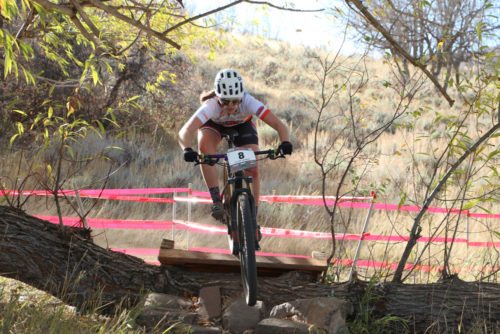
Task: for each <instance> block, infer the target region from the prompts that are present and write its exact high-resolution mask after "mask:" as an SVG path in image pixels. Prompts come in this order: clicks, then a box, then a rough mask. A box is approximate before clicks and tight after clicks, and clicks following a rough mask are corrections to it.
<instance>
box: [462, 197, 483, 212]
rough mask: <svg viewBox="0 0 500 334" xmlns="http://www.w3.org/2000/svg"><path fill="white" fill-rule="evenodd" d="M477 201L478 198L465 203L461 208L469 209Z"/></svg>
mask: <svg viewBox="0 0 500 334" xmlns="http://www.w3.org/2000/svg"><path fill="white" fill-rule="evenodd" d="M477 202H479V199H475V200H473V201H471V202H469V203H467V204H466V205H464V206H463V208H462V210H469V209H470V208H472V207H473V206H474V205H476V204H477Z"/></svg>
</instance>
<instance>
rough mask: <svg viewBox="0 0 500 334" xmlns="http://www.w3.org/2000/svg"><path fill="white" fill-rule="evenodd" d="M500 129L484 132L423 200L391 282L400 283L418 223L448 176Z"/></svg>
mask: <svg viewBox="0 0 500 334" xmlns="http://www.w3.org/2000/svg"><path fill="white" fill-rule="evenodd" d="M499 129H500V122H498V123H497V124H495V125H494V126H493V127H492V128H491V129H490V130H489V131H488V132H486V133H485V134H484V135H483V136H482V137H480V138H479V139H478V140H477V141H476V142H475V143H474V145H472V146H471V147H470V148H469V149H468V150H467V151H466V152H465V153H464V154H462V156H460V158H459V159H458V160H457V161H456V162H455V163H454V164H453V165H451V166H450V168H449V169H448V171H447V172H446V174H445V175H444V176H443V177H442V178H441V180H440V181H439V183H438V184H437V185H436V187H435V188H434V190H433V191H432V193H431V194H430V195H429V196H428V197H427V198H426V199H425V202H424V205H423V206H422V208H421V209H420V211H419V213H418V215H417V217H416V218H415V220H414V222H413V226H412V229H411V231H410V239H409V240H408V243H407V244H406V248H405V250H404V252H403V255H402V257H401V260H400V261H399V264H398V267H397V269H396V272H395V273H394V278H393V280H392V281H393V282H401V281H402V275H403V270H404V267H405V264H406V262H407V261H408V258H409V257H410V253H411V250H412V249H413V246H415V243H416V242H417V239H418V238H419V237H420V233H419V230H420V221H421V220H422V217H423V216H424V214H425V213H426V212H427V209H428V208H429V206H430V204H431V202H432V201H433V200H434V198H435V197H436V196H437V195H438V194H439V192H440V191H441V189H442V188H443V186H444V185H445V184H446V182H447V181H448V179H449V178H450V176H451V175H452V174H453V173H454V172H455V170H456V169H457V168H458V167H459V166H460V165H461V164H462V162H463V161H464V160H465V159H466V158H467V157H468V156H469V155H470V154H471V153H474V152H475V151H476V150H477V149H478V148H479V146H480V145H481V144H482V143H483V142H485V141H486V140H488V138H490V137H491V136H492V135H493V134H494V133H495V132H496V131H498V130H499Z"/></svg>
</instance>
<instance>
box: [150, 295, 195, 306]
mask: <svg viewBox="0 0 500 334" xmlns="http://www.w3.org/2000/svg"><path fill="white" fill-rule="evenodd" d="M142 304H143V306H144V307H149V306H157V307H166V308H175V309H181V308H188V307H190V306H192V305H193V302H192V301H191V300H190V299H187V298H182V297H179V296H172V295H167V294H164V293H150V294H148V295H146V297H145V298H144V301H143V303H142Z"/></svg>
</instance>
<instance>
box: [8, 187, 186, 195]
mask: <svg viewBox="0 0 500 334" xmlns="http://www.w3.org/2000/svg"><path fill="white" fill-rule="evenodd" d="M190 191H191V189H189V188H144V189H82V190H79V191H78V193H79V194H80V196H89V197H92V196H99V195H104V196H121V195H150V194H171V193H174V192H178V193H181V192H190ZM22 194H23V195H25V196H29V195H37V196H48V195H52V192H49V191H46V190H25V191H23V192H22ZM62 194H65V195H68V196H74V195H75V191H74V190H61V195H62ZM0 195H10V196H19V192H18V191H17V190H0Z"/></svg>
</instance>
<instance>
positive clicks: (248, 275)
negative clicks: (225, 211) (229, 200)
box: [238, 194, 257, 306]
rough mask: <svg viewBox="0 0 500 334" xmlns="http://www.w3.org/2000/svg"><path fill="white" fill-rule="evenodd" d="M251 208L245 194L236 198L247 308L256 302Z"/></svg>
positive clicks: (255, 269) (253, 233) (255, 268)
mask: <svg viewBox="0 0 500 334" xmlns="http://www.w3.org/2000/svg"><path fill="white" fill-rule="evenodd" d="M250 210H252V207H251V206H250V202H249V200H248V197H247V195H246V194H241V195H240V196H238V235H239V239H240V240H239V241H240V266H241V279H242V283H243V291H244V293H245V299H246V302H247V304H248V305H249V306H253V305H255V303H256V302H257V265H256V263H255V230H254V226H253V222H252V213H251V211H250Z"/></svg>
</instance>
